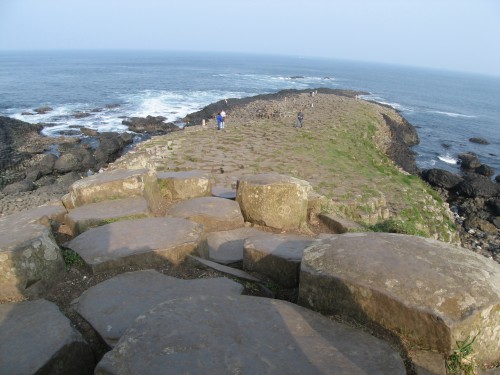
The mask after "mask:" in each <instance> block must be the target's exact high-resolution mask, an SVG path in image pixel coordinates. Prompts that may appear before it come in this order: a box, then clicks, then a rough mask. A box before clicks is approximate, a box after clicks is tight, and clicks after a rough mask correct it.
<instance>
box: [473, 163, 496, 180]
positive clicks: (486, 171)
mask: <svg viewBox="0 0 500 375" xmlns="http://www.w3.org/2000/svg"><path fill="white" fill-rule="evenodd" d="M474 172H476V173H477V174H480V175H483V176H486V177H491V176H493V175H494V174H495V170H494V169H493V168H491V167H490V166H489V165H486V164H481V165H480V166H479V167H477V168H476V169H475V170H474Z"/></svg>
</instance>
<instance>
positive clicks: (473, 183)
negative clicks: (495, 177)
mask: <svg viewBox="0 0 500 375" xmlns="http://www.w3.org/2000/svg"><path fill="white" fill-rule="evenodd" d="M454 191H455V192H456V193H457V194H458V195H461V196H464V197H469V198H476V197H482V198H491V197H497V196H499V194H500V186H499V185H498V184H495V183H494V182H492V181H491V180H490V179H489V178H488V177H486V176H481V175H478V174H470V175H468V176H466V177H465V178H464V179H463V181H461V182H460V183H459V184H458V185H457V186H455V188H454Z"/></svg>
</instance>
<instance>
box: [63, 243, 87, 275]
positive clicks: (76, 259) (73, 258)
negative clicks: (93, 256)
mask: <svg viewBox="0 0 500 375" xmlns="http://www.w3.org/2000/svg"><path fill="white" fill-rule="evenodd" d="M62 256H63V259H64V263H65V264H66V271H69V270H70V269H71V267H81V266H83V265H84V264H85V262H84V261H83V259H82V258H81V257H80V255H78V253H76V252H75V251H73V250H71V249H68V248H63V249H62Z"/></svg>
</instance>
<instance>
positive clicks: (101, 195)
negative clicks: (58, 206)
mask: <svg viewBox="0 0 500 375" xmlns="http://www.w3.org/2000/svg"><path fill="white" fill-rule="evenodd" d="M142 196H143V197H144V198H146V200H147V201H148V204H149V206H150V208H151V210H153V211H154V210H155V206H156V205H157V204H158V201H159V199H160V197H159V189H158V182H157V179H156V175H155V174H154V173H151V172H149V171H148V170H147V169H137V170H128V169H116V170H113V171H108V172H104V173H97V174H95V175H92V176H90V177H87V178H83V179H81V180H80V181H77V182H75V183H74V184H73V185H71V188H70V191H69V193H68V194H66V195H65V196H64V198H63V202H64V205H65V206H66V208H68V209H72V208H75V207H79V206H83V205H85V204H89V203H97V202H101V201H105V200H113V199H121V198H130V197H142Z"/></svg>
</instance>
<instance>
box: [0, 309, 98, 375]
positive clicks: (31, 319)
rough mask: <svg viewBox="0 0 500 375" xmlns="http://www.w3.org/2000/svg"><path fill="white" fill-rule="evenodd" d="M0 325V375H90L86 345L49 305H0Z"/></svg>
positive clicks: (90, 361) (89, 353) (91, 361)
mask: <svg viewBox="0 0 500 375" xmlns="http://www.w3.org/2000/svg"><path fill="white" fill-rule="evenodd" d="M0 322H1V324H0V338H1V339H0V374H51V375H65V374H74V375H91V374H93V370H94V366H95V360H94V356H93V354H92V351H91V349H90V347H89V345H88V344H87V343H86V342H85V340H84V339H83V338H82V336H81V335H80V333H79V332H78V331H76V330H75V329H74V328H73V327H72V326H71V323H70V321H69V319H68V318H66V317H65V316H64V315H63V314H62V313H61V311H59V309H58V307H57V306H56V305H55V304H53V303H52V302H49V301H46V300H36V301H30V302H20V303H7V304H3V305H0Z"/></svg>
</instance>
